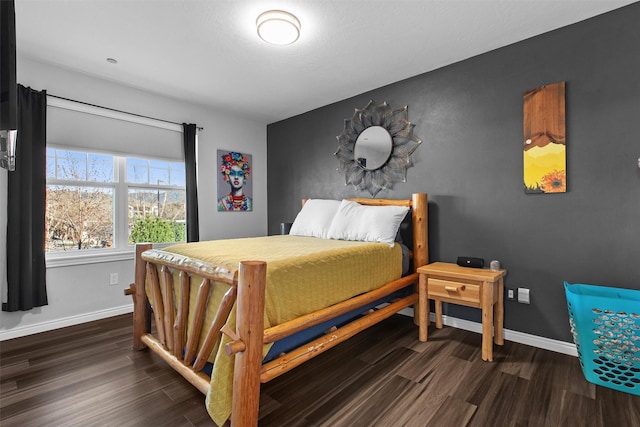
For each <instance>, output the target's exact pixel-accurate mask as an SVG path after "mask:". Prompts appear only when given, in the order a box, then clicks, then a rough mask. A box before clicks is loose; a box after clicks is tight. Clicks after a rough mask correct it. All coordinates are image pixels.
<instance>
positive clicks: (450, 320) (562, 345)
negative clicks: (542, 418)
mask: <svg viewBox="0 0 640 427" xmlns="http://www.w3.org/2000/svg"><path fill="white" fill-rule="evenodd" d="M400 314H404V315H405V316H411V317H413V309H412V308H405V309H404V310H402V311H400ZM429 318H430V319H431V321H432V322H435V321H436V317H435V314H434V313H431V314H430V316H429ZM442 323H443V324H445V325H447V326H451V327H453V328H458V329H464V330H465V331H471V332H477V333H482V324H481V323H476V322H471V321H469V320H464V319H458V318H457V317H451V316H445V315H443V316H442ZM504 339H505V340H507V341H513V342H517V343H520V344H526V345H530V346H532V347H537V348H542V349H544V350H551V351H555V352H556V353H563V354H568V355H569V356H575V357H578V350H577V349H576V345H575V344H574V343H569V342H566V341H558V340H553V339H551V338H545V337H539V336H537V335H531V334H525V333H524V332H519V331H512V330H510V329H505V330H504Z"/></svg>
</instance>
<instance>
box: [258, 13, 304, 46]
mask: <svg viewBox="0 0 640 427" xmlns="http://www.w3.org/2000/svg"><path fill="white" fill-rule="evenodd" d="M256 26H257V27H258V35H259V36H260V38H261V39H262V40H264V41H266V42H267V43H271V44H277V45H286V44H291V43H293V42H295V41H296V40H298V37H300V21H298V18H296V17H295V16H293V15H292V14H290V13H289V12H285V11H283V10H269V11H267V12H264V13H262V14H260V16H258V19H257V20H256Z"/></svg>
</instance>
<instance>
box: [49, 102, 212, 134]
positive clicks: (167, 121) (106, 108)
mask: <svg viewBox="0 0 640 427" xmlns="http://www.w3.org/2000/svg"><path fill="white" fill-rule="evenodd" d="M47 96H50V97H52V98H58V99H63V100H65V101H71V102H77V103H78V104H84V105H88V106H90V107H96V108H103V109H105V110H110V111H115V112H116V113H123V114H130V115H132V116H137V117H142V118H144V119H151V120H158V121H160V122H165V123H171V124H172V125H178V126H182V123H177V122H172V121H170V120H164V119H156V118H155V117H149V116H143V115H142V114H136V113H130V112H128V111H122V110H117V109H115V108H110V107H103V106H101V105H96V104H91V103H89V102H84V101H77V100H75V99H71V98H65V97H63V96H58V95H52V94H50V93H47ZM197 129H198V130H200V131H202V130H204V128H203V127H200V126H197Z"/></svg>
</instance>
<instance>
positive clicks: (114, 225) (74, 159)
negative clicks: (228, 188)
mask: <svg viewBox="0 0 640 427" xmlns="http://www.w3.org/2000/svg"><path fill="white" fill-rule="evenodd" d="M184 182H185V178H184V163H183V162H174V161H161V160H152V159H142V158H132V157H121V156H116V155H109V154H96V153H89V152H82V151H74V150H65V149H57V148H48V149H47V212H46V234H45V236H46V237H45V238H46V241H45V250H46V252H48V253H56V252H58V253H59V252H63V251H64V252H67V251H76V252H77V251H79V250H105V249H109V248H116V249H117V248H119V249H124V248H126V247H127V246H128V245H130V244H134V243H136V242H141V241H148V242H176V241H184V240H185V236H186V221H185V219H186V216H185V211H186V210H185V206H186V202H185V189H184V186H185V184H184ZM121 219H122V220H121Z"/></svg>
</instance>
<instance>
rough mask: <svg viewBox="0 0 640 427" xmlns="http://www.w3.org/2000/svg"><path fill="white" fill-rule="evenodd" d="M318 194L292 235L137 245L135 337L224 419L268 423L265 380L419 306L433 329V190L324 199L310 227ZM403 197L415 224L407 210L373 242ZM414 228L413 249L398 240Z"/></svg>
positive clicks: (421, 335) (420, 321) (423, 324)
mask: <svg viewBox="0 0 640 427" xmlns="http://www.w3.org/2000/svg"><path fill="white" fill-rule="evenodd" d="M311 202H312V201H311V200H310V201H308V202H307V203H305V201H303V208H302V210H301V212H300V213H299V214H298V217H296V221H295V222H294V225H293V227H292V234H293V235H290V236H267V237H256V238H249V239H234V240H223V241H212V242H197V243H186V244H177V245H173V246H171V247H168V248H164V249H163V250H158V249H154V248H153V247H152V245H151V244H148V243H140V244H137V245H136V259H135V279H134V283H133V284H131V285H130V287H129V288H128V289H126V290H125V294H127V295H132V296H133V300H134V313H133V323H134V325H133V326H134V328H133V329H134V331H133V348H134V349H136V350H142V349H144V348H149V349H151V350H153V351H154V352H155V353H157V354H158V355H160V356H161V357H162V358H163V359H164V360H165V361H166V362H167V363H168V364H169V365H170V366H171V367H172V368H173V369H175V370H176V371H177V372H178V373H180V374H181V375H182V376H183V377H184V378H185V379H187V380H188V381H189V382H191V383H192V384H193V385H194V386H195V387H197V388H198V389H199V390H200V391H201V392H202V393H203V394H204V395H205V396H206V399H205V403H206V405H207V410H208V412H209V414H210V415H211V417H212V419H213V420H214V421H215V422H216V423H217V424H218V425H222V424H224V423H225V422H226V421H227V419H229V420H230V421H231V425H233V426H255V425H257V423H258V412H259V402H260V384H261V383H266V382H268V381H270V380H271V379H273V378H276V377H277V376H279V375H282V374H284V373H286V372H288V371H290V370H291V369H293V368H295V367H296V366H299V365H300V364H302V363H304V362H305V361H307V360H309V359H311V358H313V357H315V356H317V355H319V354H321V353H323V352H324V351H327V350H329V349H331V348H333V347H335V346H336V345H337V344H339V343H340V342H343V341H345V340H347V339H349V338H350V337H352V336H353V335H355V334H357V333H358V332H360V331H362V330H364V329H366V328H368V327H370V326H372V325H374V324H376V323H378V322H380V321H382V320H384V319H386V318H388V317H390V316H392V315H394V314H396V313H397V312H399V311H401V310H403V309H405V308H407V307H414V314H415V315H414V317H415V323H416V324H417V325H418V327H417V329H418V339H419V340H421V341H425V340H426V328H427V325H428V311H427V298H426V287H425V286H424V284H420V283H419V275H418V273H416V270H417V268H418V267H421V266H422V265H425V264H427V263H428V258H429V254H428V225H427V222H428V217H427V195H426V194H423V193H419V194H414V195H413V196H412V198H411V199H407V200H391V199H361V198H354V199H347V200H343V201H341V202H340V206H339V207H338V208H335V207H332V208H331V209H337V212H338V213H337V214H336V213H335V212H334V211H331V212H330V213H329V214H327V212H328V211H322V210H321V211H320V214H318V213H317V211H314V213H313V215H314V216H313V221H315V222H313V221H312V223H311V224H312V226H310V227H309V226H308V224H309V223H307V222H305V221H304V218H303V217H304V214H308V213H309V212H310V209H311V207H310V206H312V203H311ZM319 202H320V201H315V205H313V206H316V208H315V209H317V206H319ZM336 203H338V202H336ZM332 206H334V205H332ZM336 206H337V205H336ZM345 206H346V208H345ZM394 207H395V208H394ZM347 208H348V209H355V210H352V211H349V210H348V209H347ZM376 208H379V209H376ZM396 208H398V209H400V208H402V209H405V213H406V210H408V211H409V213H407V214H406V219H405V220H404V223H405V224H406V223H408V228H407V227H405V226H402V225H400V222H399V221H398V222H397V224H394V226H393V227H395V229H394V230H398V229H400V231H399V232H397V233H396V231H394V236H392V237H391V239H393V240H391V241H389V237H388V236H387V237H385V238H384V239H382V240H380V239H379V236H374V240H373V241H375V242H378V243H372V242H373V241H372V240H371V236H369V234H370V233H371V229H372V228H374V229H375V228H377V225H381V224H380V222H381V221H380V220H379V218H382V216H376V215H378V213H380V212H382V211H383V210H389V209H396ZM344 209H347V210H346V211H345V210H344ZM344 212H347V216H346V217H345V216H344V215H342V216H341V214H344ZM399 212H400V213H402V212H401V211H399ZM323 215H324V217H322V216H323ZM349 215H351V219H350V221H351V224H350V225H349V226H348V228H346V229H345V228H344V227H343V228H340V227H341V226H345V224H346V223H345V221H347V222H348V221H349V219H348V218H349ZM394 215H395V219H394V221H396V219H397V218H398V217H399V216H400V215H399V214H398V213H394ZM402 216H403V217H404V216H405V215H402ZM319 217H321V218H320V220H319V219H318V218H319ZM344 218H347V220H345V219H344ZM362 218H369V219H370V221H369V223H370V224H377V225H376V226H367V225H366V224H364V223H363V221H362ZM385 218H386V217H385ZM307 219H308V218H307ZM339 219H341V220H342V222H341V220H339ZM354 219H357V221H355V223H356V228H358V227H359V231H358V230H356V231H354V229H353V223H354V222H353V221H354ZM400 220H402V218H400ZM318 221H320V223H323V224H324V226H323V227H320V228H318V227H316V225H317V224H318ZM299 224H303V225H300V226H298V225H299ZM329 224H331V225H330V227H329ZM296 226H298V227H297V231H296ZM314 227H315V228H314ZM336 227H337V228H336ZM393 227H392V228H393ZM336 230H337V231H336ZM403 230H404V234H405V238H404V241H405V243H407V246H411V248H410V249H409V250H402V249H401V246H402V245H400V244H399V243H395V242H397V241H398V240H401V239H397V237H398V236H401V235H402V234H403V233H402V231H403ZM385 232H386V233H387V234H389V233H388V232H387V230H385ZM327 233H329V234H327ZM336 233H337V234H336ZM341 233H342V234H341ZM344 233H346V235H345V234H344ZM354 233H355V234H354ZM358 233H361V234H360V235H359V234H358ZM365 234H366V236H365ZM395 234H397V236H396V235H395ZM354 236H355V237H354ZM361 236H364V237H361ZM360 238H362V239H364V240H367V239H369V240H370V241H368V242H362V241H357V239H360ZM376 239H378V240H376ZM405 249H406V248H405ZM403 254H404V255H408V257H409V263H408V265H409V271H408V272H402V271H401V270H402V268H401V265H402V264H403V262H402V261H403ZM405 258H406V256H405ZM387 259H388V260H390V261H387ZM367 263H368V264H367ZM405 264H406V263H405ZM352 286H353V288H352ZM296 288H300V289H299V290H298V291H296V290H295V289H296Z"/></svg>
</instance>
